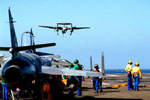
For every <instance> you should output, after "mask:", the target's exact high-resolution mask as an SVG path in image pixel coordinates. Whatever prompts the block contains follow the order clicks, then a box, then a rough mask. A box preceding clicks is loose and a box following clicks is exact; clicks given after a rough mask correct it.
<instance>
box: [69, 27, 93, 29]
mask: <svg viewBox="0 0 150 100" xmlns="http://www.w3.org/2000/svg"><path fill="white" fill-rule="evenodd" d="M89 28H90V27H72V29H89Z"/></svg>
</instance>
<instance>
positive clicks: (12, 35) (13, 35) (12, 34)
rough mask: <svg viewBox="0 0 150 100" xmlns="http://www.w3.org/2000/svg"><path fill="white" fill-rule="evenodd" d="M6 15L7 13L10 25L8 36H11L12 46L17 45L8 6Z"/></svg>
mask: <svg viewBox="0 0 150 100" xmlns="http://www.w3.org/2000/svg"><path fill="white" fill-rule="evenodd" d="M8 15H9V26H10V36H11V46H12V48H15V47H18V42H17V38H16V33H15V28H14V24H13V23H14V21H13V17H12V15H11V11H10V8H9V9H8Z"/></svg>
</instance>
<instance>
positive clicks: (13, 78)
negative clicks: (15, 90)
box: [5, 65, 21, 84]
mask: <svg viewBox="0 0 150 100" xmlns="http://www.w3.org/2000/svg"><path fill="white" fill-rule="evenodd" d="M20 78H21V73H20V68H19V66H17V65H11V66H10V67H9V68H8V69H7V70H6V72H5V81H6V82H8V83H10V84H13V83H16V82H18V81H19V80H20Z"/></svg>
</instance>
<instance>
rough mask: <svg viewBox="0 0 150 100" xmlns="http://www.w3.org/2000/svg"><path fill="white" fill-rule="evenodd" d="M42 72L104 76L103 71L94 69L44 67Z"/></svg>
mask: <svg viewBox="0 0 150 100" xmlns="http://www.w3.org/2000/svg"><path fill="white" fill-rule="evenodd" d="M42 72H43V73H46V74H52V75H71V76H90V77H102V73H99V72H92V71H81V70H73V69H69V68H55V67H46V66H43V67H42Z"/></svg>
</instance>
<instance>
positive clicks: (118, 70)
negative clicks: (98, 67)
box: [105, 69, 150, 74]
mask: <svg viewBox="0 0 150 100" xmlns="http://www.w3.org/2000/svg"><path fill="white" fill-rule="evenodd" d="M141 72H142V73H150V69H141ZM105 73H106V74H125V73H126V72H125V70H124V69H105Z"/></svg>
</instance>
